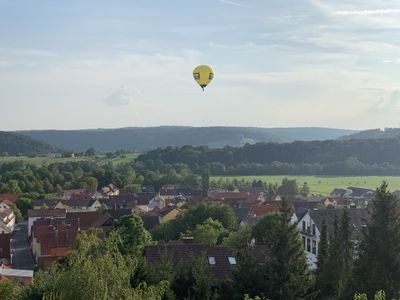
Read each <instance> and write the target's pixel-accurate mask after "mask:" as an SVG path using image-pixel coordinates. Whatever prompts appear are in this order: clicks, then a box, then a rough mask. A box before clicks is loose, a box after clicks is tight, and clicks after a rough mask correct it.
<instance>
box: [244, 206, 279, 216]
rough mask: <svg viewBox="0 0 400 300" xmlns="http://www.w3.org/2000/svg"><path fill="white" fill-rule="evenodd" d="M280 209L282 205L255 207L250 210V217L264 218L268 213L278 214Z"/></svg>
mask: <svg viewBox="0 0 400 300" xmlns="http://www.w3.org/2000/svg"><path fill="white" fill-rule="evenodd" d="M279 209H280V205H269V204H267V205H264V204H261V205H253V206H252V207H251V208H250V212H249V216H255V217H257V218H259V217H262V216H264V215H266V214H268V213H272V212H278V211H279Z"/></svg>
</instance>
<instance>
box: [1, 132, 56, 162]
mask: <svg viewBox="0 0 400 300" xmlns="http://www.w3.org/2000/svg"><path fill="white" fill-rule="evenodd" d="M56 151H60V150H58V149H57V148H56V147H54V146H51V145H49V144H47V143H45V142H42V141H39V140H35V139H33V138H31V137H28V136H24V135H22V134H17V133H13V132H4V131H0V153H5V152H6V153H8V154H9V155H28V156H29V155H45V154H47V153H49V152H56Z"/></svg>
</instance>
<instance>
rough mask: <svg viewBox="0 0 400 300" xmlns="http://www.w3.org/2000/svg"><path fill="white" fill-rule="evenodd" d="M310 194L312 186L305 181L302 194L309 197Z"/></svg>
mask: <svg viewBox="0 0 400 300" xmlns="http://www.w3.org/2000/svg"><path fill="white" fill-rule="evenodd" d="M309 194H310V187H309V186H308V184H307V182H304V183H303V186H302V187H301V189H300V195H302V196H303V197H307V196H308V195H309Z"/></svg>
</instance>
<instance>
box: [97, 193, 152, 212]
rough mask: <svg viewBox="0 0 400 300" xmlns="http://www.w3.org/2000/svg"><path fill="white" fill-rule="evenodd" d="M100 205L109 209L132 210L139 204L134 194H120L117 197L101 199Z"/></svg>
mask: <svg viewBox="0 0 400 300" xmlns="http://www.w3.org/2000/svg"><path fill="white" fill-rule="evenodd" d="M100 203H103V204H104V205H106V206H107V208H108V209H127V208H129V209H132V208H134V207H135V205H136V204H137V199H135V194H134V193H130V192H120V193H119V195H117V196H110V197H109V198H108V199H101V200H100ZM147 203H148V200H147Z"/></svg>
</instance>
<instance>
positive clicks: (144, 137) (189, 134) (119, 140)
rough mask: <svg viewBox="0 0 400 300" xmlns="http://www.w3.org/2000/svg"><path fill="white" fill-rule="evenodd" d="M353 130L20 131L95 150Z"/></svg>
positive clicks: (329, 135) (213, 144)
mask: <svg viewBox="0 0 400 300" xmlns="http://www.w3.org/2000/svg"><path fill="white" fill-rule="evenodd" d="M354 132H355V131H352V130H346V129H332V128H318V127H309V128H300V127H299V128H254V127H185V126H161V127H131V128H119V129H96V130H66V131H65V130H34V131H21V132H19V133H22V134H24V135H27V136H30V137H32V138H35V139H40V140H43V141H46V142H47V143H49V144H51V145H54V146H57V147H60V148H63V149H68V150H73V151H76V152H81V151H86V150H87V149H88V148H90V147H94V148H95V149H96V150H98V151H116V150H120V149H125V150H135V151H143V150H149V149H154V148H157V147H167V146H183V145H193V146H200V145H206V146H208V147H210V148H222V147H224V146H226V145H229V146H242V145H244V144H246V143H250V144H254V143H259V142H278V143H282V142H291V141H295V140H303V141H310V140H326V139H335V138H338V137H340V136H343V135H349V134H352V133H354Z"/></svg>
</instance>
